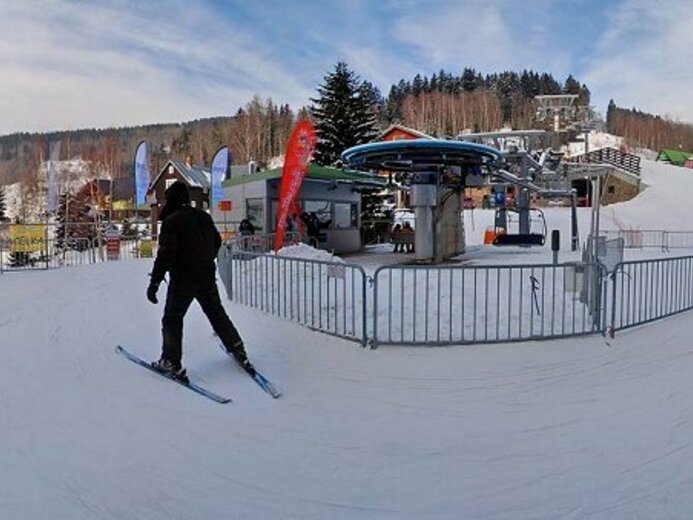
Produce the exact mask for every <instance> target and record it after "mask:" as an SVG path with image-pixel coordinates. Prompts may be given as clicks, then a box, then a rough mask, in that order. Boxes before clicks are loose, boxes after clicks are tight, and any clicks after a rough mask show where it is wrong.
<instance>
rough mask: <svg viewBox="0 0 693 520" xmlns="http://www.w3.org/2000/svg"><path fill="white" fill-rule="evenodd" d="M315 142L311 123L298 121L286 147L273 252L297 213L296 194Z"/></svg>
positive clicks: (280, 243)
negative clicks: (291, 218) (287, 223)
mask: <svg viewBox="0 0 693 520" xmlns="http://www.w3.org/2000/svg"><path fill="white" fill-rule="evenodd" d="M315 142H316V137H315V129H314V128H313V125H312V123H311V122H310V121H306V120H304V121H299V122H298V123H297V124H296V127H295V128H294V131H293V132H291V137H289V142H288V143H287V145H286V157H285V158H284V168H283V170H282V182H281V186H280V188H279V209H278V210H277V230H276V235H275V237H274V250H275V251H278V250H279V249H280V248H281V247H282V245H283V244H284V233H285V231H286V222H287V220H288V218H289V215H291V214H296V213H297V212H298V209H297V208H298V204H297V197H298V192H299V190H300V189H301V183H302V182H303V179H304V178H305V176H306V172H307V171H308V165H309V164H310V160H311V158H312V156H313V151H314V150H315ZM295 216H298V215H295ZM296 220H298V219H296Z"/></svg>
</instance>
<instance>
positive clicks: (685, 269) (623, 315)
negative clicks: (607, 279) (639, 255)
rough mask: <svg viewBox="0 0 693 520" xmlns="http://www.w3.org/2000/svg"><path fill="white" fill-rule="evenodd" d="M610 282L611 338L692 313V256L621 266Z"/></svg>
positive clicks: (621, 264)
mask: <svg viewBox="0 0 693 520" xmlns="http://www.w3.org/2000/svg"><path fill="white" fill-rule="evenodd" d="M611 279H612V282H611V323H610V327H609V329H610V332H611V333H612V334H613V333H615V332H616V331H618V330H624V329H628V328H631V327H636V326H638V325H643V324H645V323H649V322H652V321H655V320H659V319H662V318H666V317H668V316H672V315H674V314H678V313H680V312H683V311H687V310H690V309H693V256H684V257H677V258H664V259H654V260H641V261H629V262H621V263H620V264H618V265H617V266H616V268H615V270H614V272H613V274H612V275H611Z"/></svg>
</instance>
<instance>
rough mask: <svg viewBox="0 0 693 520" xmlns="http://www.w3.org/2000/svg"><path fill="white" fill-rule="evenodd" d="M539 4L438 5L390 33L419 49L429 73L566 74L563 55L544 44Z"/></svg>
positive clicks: (404, 19) (402, 21) (411, 16)
mask: <svg viewBox="0 0 693 520" xmlns="http://www.w3.org/2000/svg"><path fill="white" fill-rule="evenodd" d="M542 6H544V2H525V3H523V5H522V9H521V10H519V9H518V4H517V3H516V2H510V1H506V0H497V1H494V2H488V1H481V0H471V1H467V2H464V3H463V2H458V1H447V2H437V3H435V4H431V5H429V6H428V7H427V8H426V9H425V10H417V12H416V13H411V14H408V15H406V16H403V17H402V18H401V19H400V20H399V21H398V22H397V24H396V27H395V35H396V37H397V38H398V39H399V40H400V41H401V42H403V43H408V44H410V45H413V46H415V47H416V48H417V49H418V53H419V61H420V63H421V64H422V65H424V66H426V67H427V68H428V70H436V69H438V68H441V67H443V68H446V69H448V70H450V69H453V70H454V68H455V67H457V68H458V69H459V68H462V67H465V66H472V67H474V68H476V69H478V70H480V71H482V72H485V73H486V72H498V71H502V70H522V69H525V68H527V69H531V68H534V69H540V70H547V69H550V70H552V71H553V72H555V73H559V74H564V73H565V74H567V68H568V67H567V63H568V57H567V53H566V52H565V51H563V50H561V49H559V48H557V47H555V46H550V45H547V31H546V28H545V26H543V25H542V23H541V17H543V16H546V11H544V10H543V9H542ZM518 16H520V17H521V20H520V22H521V23H517V22H518Z"/></svg>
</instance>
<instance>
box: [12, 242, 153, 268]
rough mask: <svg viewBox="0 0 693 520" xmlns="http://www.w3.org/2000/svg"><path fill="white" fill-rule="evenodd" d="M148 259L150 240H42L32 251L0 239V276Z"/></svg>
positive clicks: (150, 252) (150, 251)
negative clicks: (17, 272)
mask: <svg viewBox="0 0 693 520" xmlns="http://www.w3.org/2000/svg"><path fill="white" fill-rule="evenodd" d="M151 256H152V243H151V240H147V239H140V238H130V239H124V238H118V239H117V240H114V239H108V238H69V239H66V240H59V239H56V238H43V239H41V240H38V241H35V243H34V244H33V245H32V246H31V247H26V246H25V245H21V244H18V243H16V242H15V241H12V240H9V239H0V272H12V271H29V270H38V269H52V268H58V267H71V266H77V265H85V264H95V263H100V262H109V261H115V260H131V259H134V258H144V257H151Z"/></svg>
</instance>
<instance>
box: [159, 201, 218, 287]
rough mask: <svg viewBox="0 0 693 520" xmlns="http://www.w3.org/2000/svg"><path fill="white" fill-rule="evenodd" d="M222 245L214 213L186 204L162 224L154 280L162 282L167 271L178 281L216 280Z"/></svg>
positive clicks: (187, 282) (203, 281) (197, 282)
mask: <svg viewBox="0 0 693 520" xmlns="http://www.w3.org/2000/svg"><path fill="white" fill-rule="evenodd" d="M220 247H221V236H220V235H219V232H218V231H217V228H216V227H215V225H214V222H213V221H212V217H210V216H209V215H208V214H207V213H205V212H204V211H202V210H200V209H197V208H192V207H190V206H183V207H182V208H181V209H178V210H177V211H174V212H173V213H171V214H170V215H168V216H166V217H165V218H164V220H163V222H162V224H161V232H160V233H159V250H158V252H157V254H156V260H154V269H153V271H152V279H151V281H152V283H155V284H157V285H158V284H160V283H161V281H162V280H163V279H164V275H165V274H166V272H167V271H168V272H169V273H170V277H171V283H173V284H176V285H206V284H211V283H214V281H215V271H216V267H215V265H214V260H215V259H216V257H217V253H218V252H219V248H220Z"/></svg>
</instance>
